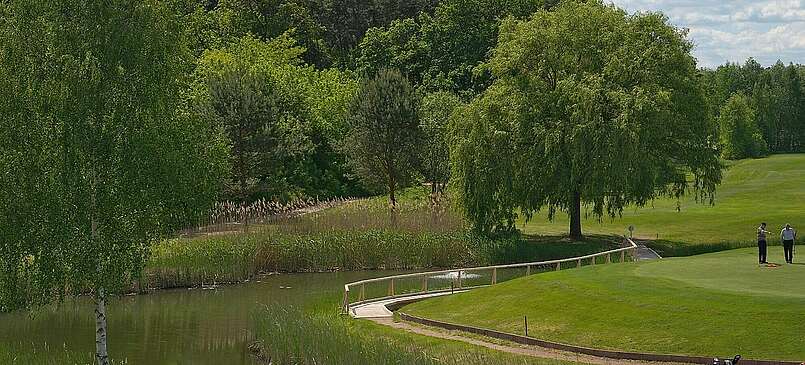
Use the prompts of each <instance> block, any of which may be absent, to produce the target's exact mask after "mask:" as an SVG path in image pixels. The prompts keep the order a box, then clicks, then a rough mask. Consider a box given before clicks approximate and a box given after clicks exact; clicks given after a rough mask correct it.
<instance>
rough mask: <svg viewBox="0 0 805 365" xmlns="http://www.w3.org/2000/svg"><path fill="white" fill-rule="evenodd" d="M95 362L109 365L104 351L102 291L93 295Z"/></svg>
mask: <svg viewBox="0 0 805 365" xmlns="http://www.w3.org/2000/svg"><path fill="white" fill-rule="evenodd" d="M95 361H96V363H97V364H98V365H109V353H108V352H107V351H106V297H105V296H104V293H103V289H98V293H97V294H96V295H95Z"/></svg>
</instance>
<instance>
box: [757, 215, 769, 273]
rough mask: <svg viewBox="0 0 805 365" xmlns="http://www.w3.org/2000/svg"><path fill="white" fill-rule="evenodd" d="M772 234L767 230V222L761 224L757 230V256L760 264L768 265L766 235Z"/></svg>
mask: <svg viewBox="0 0 805 365" xmlns="http://www.w3.org/2000/svg"><path fill="white" fill-rule="evenodd" d="M768 233H771V232H769V231H767V230H766V222H763V223H761V224H760V227H758V228H757V255H758V261H760V264H761V265H762V264H766V263H767V262H766V247H767V246H766V234H768Z"/></svg>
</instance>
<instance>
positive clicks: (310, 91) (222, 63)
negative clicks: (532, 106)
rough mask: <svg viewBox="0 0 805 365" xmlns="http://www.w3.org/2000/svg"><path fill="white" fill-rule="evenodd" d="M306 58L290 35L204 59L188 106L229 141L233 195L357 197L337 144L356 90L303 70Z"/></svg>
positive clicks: (336, 75)
mask: <svg viewBox="0 0 805 365" xmlns="http://www.w3.org/2000/svg"><path fill="white" fill-rule="evenodd" d="M302 52H303V50H302V49H301V48H299V47H297V46H296V45H295V42H294V40H293V39H291V38H289V37H287V36H286V35H283V36H280V37H278V38H275V39H273V40H271V41H270V42H263V41H260V40H257V39H255V38H252V37H244V38H242V39H240V40H238V41H237V42H235V43H232V44H230V45H229V46H227V47H226V48H222V49H216V50H210V51H206V52H205V53H204V55H203V56H202V58H201V59H200V60H199V62H198V67H197V69H196V73H195V80H196V81H195V91H194V92H193V94H192V96H191V98H192V102H191V103H192V104H193V105H194V106H195V108H194V111H195V112H196V113H197V114H199V115H200V117H202V118H204V119H206V120H209V121H211V122H212V123H214V124H216V125H218V126H219V127H220V128H222V129H223V130H225V131H226V134H227V136H228V137H229V141H230V144H231V149H232V161H233V170H232V184H231V186H230V187H229V194H230V195H234V196H237V197H238V198H240V199H243V200H249V199H254V198H257V197H259V196H261V195H268V196H270V197H279V198H283V199H288V198H290V197H292V196H294V195H308V196H313V195H321V196H332V195H349V194H350V193H354V192H355V184H354V183H351V182H350V181H349V180H348V179H347V178H346V177H345V176H344V175H345V174H344V171H343V163H344V162H343V157H342V156H340V155H339V154H338V153H337V152H336V151H335V145H336V143H337V141H339V140H340V139H341V138H342V136H343V134H344V133H345V129H346V115H347V108H348V103H349V102H351V100H352V96H353V94H354V90H355V89H356V87H357V86H356V83H355V82H354V81H353V80H352V79H350V78H349V77H347V76H346V75H345V74H343V73H341V72H338V71H336V70H328V71H316V70H314V69H313V68H311V67H309V66H305V65H304V64H303V62H302V60H301V59H300V58H299V57H300V55H301V54H302Z"/></svg>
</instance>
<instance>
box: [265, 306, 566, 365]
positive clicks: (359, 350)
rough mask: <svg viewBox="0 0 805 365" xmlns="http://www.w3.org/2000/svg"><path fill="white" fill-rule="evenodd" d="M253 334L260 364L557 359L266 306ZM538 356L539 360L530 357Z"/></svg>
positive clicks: (437, 364)
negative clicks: (363, 327)
mask: <svg viewBox="0 0 805 365" xmlns="http://www.w3.org/2000/svg"><path fill="white" fill-rule="evenodd" d="M255 322H256V331H255V332H256V333H255V334H256V338H257V339H258V340H257V342H255V343H254V344H253V345H252V346H251V349H252V351H253V353H255V355H256V356H257V357H258V358H259V359H261V360H262V362H263V363H265V364H269V363H270V364H275V365H314V364H328V365H353V364H376V365H384V364H412V365H420V364H421V365H445V364H448V365H459V364H460V365H481V364H484V365H486V364H489V365H498V364H501V365H502V364H526V363H560V362H559V361H551V360H545V359H535V361H533V362H531V361H528V362H526V360H524V359H522V358H516V357H514V356H511V355H508V354H503V353H493V352H490V351H484V350H483V349H480V348H473V347H470V346H467V345H462V344H451V345H449V346H448V345H444V344H439V345H437V344H435V343H434V342H422V341H411V338H412V337H413V335H408V334H402V335H395V336H383V335H379V334H380V333H382V331H368V332H362V331H360V330H359V329H358V328H354V327H351V326H350V325H349V323H348V322H346V320H345V319H343V318H339V317H337V316H335V315H327V314H312V313H305V312H302V311H299V310H297V309H294V308H288V307H281V306H268V307H266V308H265V309H264V310H261V311H259V312H258V313H257V315H256V316H255ZM536 360H539V361H536Z"/></svg>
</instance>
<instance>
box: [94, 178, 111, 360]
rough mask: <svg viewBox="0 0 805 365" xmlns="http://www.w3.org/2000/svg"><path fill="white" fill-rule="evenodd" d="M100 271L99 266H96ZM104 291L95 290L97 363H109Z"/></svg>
mask: <svg viewBox="0 0 805 365" xmlns="http://www.w3.org/2000/svg"><path fill="white" fill-rule="evenodd" d="M92 208H93V210H94V209H95V192H94V183H93V192H92ZM90 225H91V226H90V229H91V230H92V232H91V237H92V241H93V243H97V242H98V222H97V221H96V220H95V217H93V218H92V223H91V224H90ZM98 270H99V271H100V266H99V267H98ZM106 333H107V330H106V293H104V291H103V288H98V289H97V290H96V291H95V362H96V363H97V364H98V365H109V353H108V352H107V350H106Z"/></svg>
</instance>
